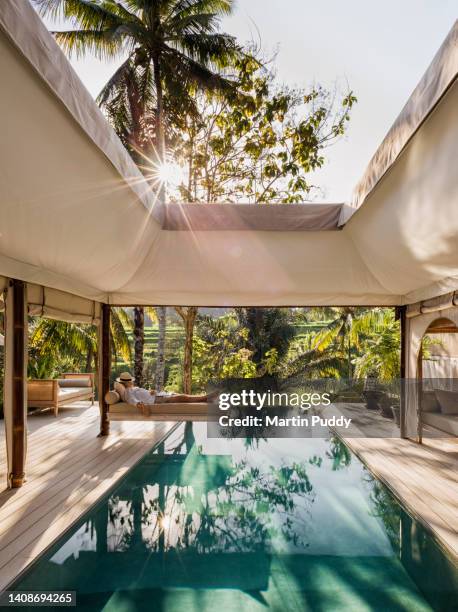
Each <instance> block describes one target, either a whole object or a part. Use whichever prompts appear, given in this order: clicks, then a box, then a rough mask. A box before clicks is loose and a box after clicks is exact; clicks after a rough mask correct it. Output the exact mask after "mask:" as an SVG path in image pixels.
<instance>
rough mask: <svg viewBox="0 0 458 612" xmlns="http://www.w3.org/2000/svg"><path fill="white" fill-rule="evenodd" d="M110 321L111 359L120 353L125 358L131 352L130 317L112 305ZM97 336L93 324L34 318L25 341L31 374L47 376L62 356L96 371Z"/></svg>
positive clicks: (128, 356)
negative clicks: (27, 341) (27, 345)
mask: <svg viewBox="0 0 458 612" xmlns="http://www.w3.org/2000/svg"><path fill="white" fill-rule="evenodd" d="M110 322H111V326H110V336H111V348H112V353H113V359H116V357H117V355H120V356H121V357H122V358H123V359H124V360H125V361H128V360H129V359H130V356H131V352H130V342H129V337H128V334H127V329H129V327H131V325H132V322H131V319H130V317H129V315H128V314H127V312H126V311H125V310H124V309H123V308H112V309H111V317H110ZM97 340H98V338H97V328H96V327H95V326H93V325H83V324H80V323H67V322H65V321H57V320H54V319H46V318H39V319H36V322H35V324H34V325H33V326H32V331H31V334H30V341H29V350H30V357H31V359H30V362H29V370H30V373H31V375H33V376H34V377H38V378H42V377H46V376H51V375H52V374H53V370H54V367H55V366H56V365H57V363H58V361H59V360H64V359H70V360H72V361H74V362H81V363H83V362H84V368H85V370H86V371H91V370H92V369H93V367H95V370H96V371H97ZM93 364H94V365H93Z"/></svg>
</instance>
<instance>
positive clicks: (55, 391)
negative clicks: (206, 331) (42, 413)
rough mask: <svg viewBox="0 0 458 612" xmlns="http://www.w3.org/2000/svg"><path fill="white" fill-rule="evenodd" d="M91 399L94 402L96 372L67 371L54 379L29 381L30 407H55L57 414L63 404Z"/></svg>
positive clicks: (28, 397)
mask: <svg viewBox="0 0 458 612" xmlns="http://www.w3.org/2000/svg"><path fill="white" fill-rule="evenodd" d="M82 400H91V402H92V404H94V374H93V373H84V374H81V373H74V372H67V373H65V374H62V378H58V379H53V380H49V379H48V380H29V381H28V382H27V406H28V407H29V408H53V410H54V415H55V416H57V414H58V412H59V408H60V407H61V406H68V405H69V404H72V403H74V402H80V401H82Z"/></svg>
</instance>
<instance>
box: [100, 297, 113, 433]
mask: <svg viewBox="0 0 458 612" xmlns="http://www.w3.org/2000/svg"><path fill="white" fill-rule="evenodd" d="M110 313H111V311H110V306H109V304H102V313H101V321H100V329H99V351H98V354H99V407H100V433H99V436H108V434H109V433H110V421H109V420H108V404H107V403H106V402H105V394H106V393H107V391H109V390H110V369H111V347H110Z"/></svg>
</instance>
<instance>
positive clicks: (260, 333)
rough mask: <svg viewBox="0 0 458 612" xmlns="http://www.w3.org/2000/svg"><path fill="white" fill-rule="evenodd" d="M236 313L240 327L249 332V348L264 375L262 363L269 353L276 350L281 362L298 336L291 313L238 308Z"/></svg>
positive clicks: (265, 309) (271, 309)
mask: <svg viewBox="0 0 458 612" xmlns="http://www.w3.org/2000/svg"><path fill="white" fill-rule="evenodd" d="M236 313H237V319H238V321H239V325H240V327H242V328H246V329H247V330H248V338H247V344H248V348H249V349H250V350H251V351H252V360H253V361H254V363H255V364H256V366H257V368H258V371H259V374H262V369H263V368H262V362H263V360H265V358H266V355H267V353H268V352H269V351H271V350H272V349H275V351H276V355H277V359H278V360H281V359H282V358H283V357H284V355H286V353H287V351H288V348H289V345H290V342H291V340H292V339H293V337H294V336H295V335H296V329H295V327H294V325H293V324H292V322H291V319H290V313H289V311H288V310H287V309H285V308H237V309H236Z"/></svg>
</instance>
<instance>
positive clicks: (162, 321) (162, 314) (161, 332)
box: [154, 306, 167, 391]
mask: <svg viewBox="0 0 458 612" xmlns="http://www.w3.org/2000/svg"><path fill="white" fill-rule="evenodd" d="M156 313H157V323H158V338H157V350H156V380H155V385H154V386H155V388H156V391H162V389H163V388H164V372H165V334H166V331H167V307H166V306H158V307H157V308H156Z"/></svg>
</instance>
